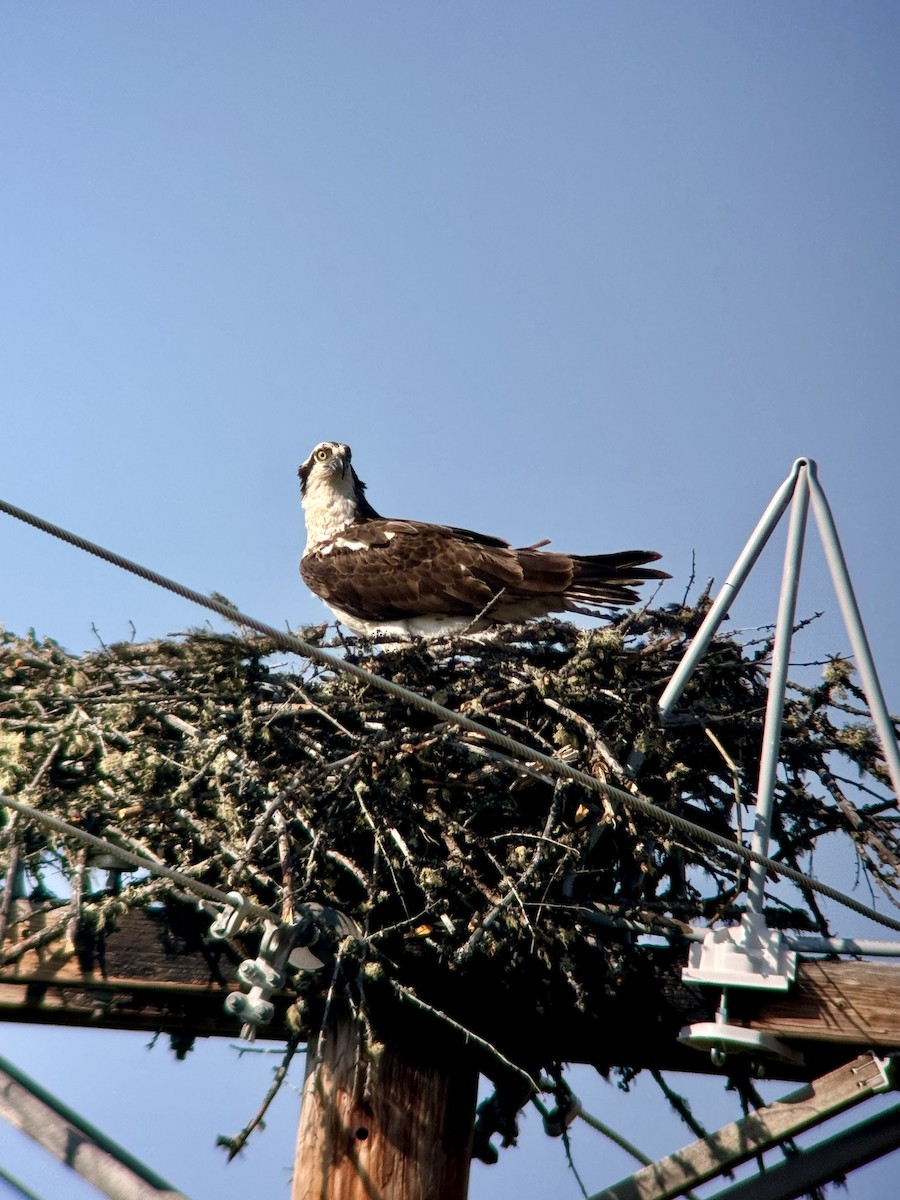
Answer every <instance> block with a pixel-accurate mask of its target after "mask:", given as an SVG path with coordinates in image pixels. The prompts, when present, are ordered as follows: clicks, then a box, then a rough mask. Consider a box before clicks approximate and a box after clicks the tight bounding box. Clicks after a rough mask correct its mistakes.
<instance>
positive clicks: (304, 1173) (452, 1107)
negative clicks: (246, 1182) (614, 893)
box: [291, 1016, 478, 1200]
mask: <svg viewBox="0 0 900 1200" xmlns="http://www.w3.org/2000/svg"><path fill="white" fill-rule="evenodd" d="M422 1050H423V1053H422V1055H421V1058H420V1057H419V1056H418V1055H417V1054H416V1053H415V1048H414V1047H411V1046H403V1047H400V1046H398V1045H397V1044H395V1043H393V1042H392V1044H390V1045H378V1046H377V1047H375V1048H370V1047H367V1046H366V1045H365V1037H364V1034H363V1031H362V1027H361V1024H360V1023H359V1022H358V1021H357V1022H354V1021H353V1020H352V1019H351V1018H350V1017H349V1016H340V1017H337V1018H335V1019H333V1020H332V1021H330V1022H329V1024H328V1026H327V1027H326V1029H325V1031H324V1033H323V1036H322V1037H321V1038H320V1039H319V1043H318V1047H317V1046H316V1043H315V1042H310V1044H309V1049H308V1051H307V1068H306V1082H305V1084H304V1088H303V1106H302V1109H301V1113H300V1129H299V1132H298V1135H297V1154H296V1158H295V1160H294V1183H293V1189H292V1191H291V1200H373V1198H375V1197H377V1198H378V1200H465V1196H466V1192H467V1189H468V1180H469V1158H470V1154H471V1143H472V1125H473V1118H474V1114H475V1096H476V1084H477V1078H478V1076H477V1071H476V1067H475V1064H474V1063H473V1062H472V1061H470V1060H469V1059H468V1058H467V1057H466V1056H464V1055H463V1054H461V1053H460V1052H459V1051H457V1054H456V1057H455V1061H451V1059H450V1057H449V1055H447V1054H443V1053H438V1054H435V1048H434V1047H433V1046H427V1047H423V1048H422Z"/></svg>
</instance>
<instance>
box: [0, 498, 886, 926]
mask: <svg viewBox="0 0 900 1200" xmlns="http://www.w3.org/2000/svg"><path fill="white" fill-rule="evenodd" d="M0 512H5V513H7V514H8V515H9V516H11V517H15V518H16V520H18V521H22V522H24V523H25V524H26V525H31V526H32V527H33V528H34V529H38V530H40V531H41V532H42V533H48V534H50V535H51V536H52V537H55V538H58V539H59V540H60V541H63V542H67V543H68V544H69V545H70V546H75V547H76V548H77V549H79V550H83V551H85V553H87V554H93V555H94V556H95V557H97V558H101V559H103V560H104V562H108V563H110V564H111V565H112V566H114V567H119V568H120V569H122V570H123V571H128V572H129V573H130V574H132V575H137V576H138V577H139V578H141V579H144V580H146V581H147V582H148V583H152V584H155V585H156V586H157V587H160V588H163V589H164V590H165V591H168V592H172V593H173V594H174V595H176V596H180V597H181V598H182V599H184V600H188V601H190V602H191V603H193V604H197V605H199V606H200V607H201V608H206V609H208V610H209V611H210V612H214V613H217V614H218V615H219V616H220V617H224V619H225V620H226V621H231V622H232V623H233V624H235V625H238V626H243V627H244V628H247V629H253V630H254V631H255V632H256V633H260V634H262V635H263V636H264V637H266V638H269V639H270V640H271V641H272V642H273V644H274V645H276V646H278V647H279V649H282V650H287V651H291V652H293V653H295V654H299V655H302V656H303V657H304V658H308V659H310V660H311V661H312V662H315V663H318V664H319V665H320V666H324V667H328V668H330V669H331V670H332V671H340V672H343V673H344V674H345V675H352V676H354V677H355V678H356V679H359V680H361V681H362V682H364V683H366V684H368V685H369V686H371V687H374V688H377V689H379V690H380V691H382V692H386V693H387V694H388V695H390V696H394V697H395V698H396V699H398V700H402V701H403V702H404V703H405V704H407V705H409V706H410V707H412V708H418V709H421V710H422V711H423V712H428V713H431V715H432V716H434V717H437V718H438V719H439V720H441V721H446V722H448V723H449V724H451V725H456V726H458V727H459V728H460V729H465V730H466V731H467V732H468V733H473V734H476V735H477V736H479V737H482V738H484V739H485V741H488V742H491V743H492V744H493V745H495V746H499V747H500V749H502V750H505V751H506V752H507V753H508V754H510V755H512V756H513V757H514V758H522V759H526V760H530V761H531V762H537V763H540V764H541V766H543V767H545V768H546V770H548V771H549V772H550V773H551V774H553V775H556V776H557V777H558V778H563V779H569V780H571V781H572V782H573V783H577V784H579V785H580V786H581V787H583V788H585V789H587V790H588V791H591V792H594V793H596V794H598V795H600V796H603V797H605V798H606V799H607V800H609V801H610V802H611V803H612V804H613V805H616V804H624V805H625V806H626V807H627V808H630V809H633V810H634V811H636V812H639V813H641V814H642V815H643V816H645V817H649V818H650V819H652V820H655V821H658V822H661V823H662V824H664V825H668V826H669V828H670V829H672V830H673V831H674V832H676V833H679V834H681V835H682V836H684V837H686V838H689V839H691V838H693V839H695V840H696V841H701V842H706V843H707V844H708V845H711V846H716V847H717V848H718V849H720V850H724V851H725V853H727V854H731V855H733V856H734V857H735V858H739V859H742V860H743V861H745V862H749V863H755V864H756V865H758V866H762V867H765V868H766V869H767V870H768V871H771V872H772V874H774V875H778V876H781V877H782V878H783V879H787V880H790V882H791V883H794V884H796V885H797V886H798V887H801V888H805V889H806V890H808V891H812V892H816V893H817V894H818V895H820V896H824V897H825V898H826V899H829V900H833V901H835V903H837V904H841V905H843V907H845V908H848V909H850V910H851V911H852V912H855V913H858V914H859V915H860V916H864V917H867V918H868V919H869V920H870V921H875V922H876V923H877V924H879V925H884V926H885V927H886V928H887V929H893V930H895V931H896V932H900V920H897V919H896V918H894V917H889V916H887V915H886V914H884V913H880V912H878V911H877V910H876V909H874V908H870V907H869V906H868V905H866V904H862V903H861V902H860V901H859V900H854V898H853V897H852V896H848V895H846V894H845V893H844V892H841V891H839V890H838V889H837V888H833V887H831V886H830V885H829V884H826V883H820V882H819V880H817V879H813V878H811V877H810V876H808V875H804V874H803V872H802V871H798V870H796V869H795V868H794V867H790V866H787V865H786V864H784V863H780V862H776V861H775V860H774V859H772V858H768V857H767V856H766V855H763V854H758V853H756V852H755V851H754V850H751V849H749V848H748V847H746V846H742V845H740V843H738V842H733V841H731V840H729V839H728V838H726V837H724V836H723V835H722V834H718V833H714V832H713V831H712V830H710V829H704V828H703V826H702V825H695V824H694V823H693V822H692V821H688V820H686V819H685V818H684V817H681V816H678V814H677V813H671V812H668V811H667V810H666V809H664V808H660V807H659V805H657V804H654V803H653V802H652V801H650V800H647V799H646V798H645V797H643V796H639V795H636V794H634V793H632V792H626V791H624V790H623V789H622V788H618V787H615V786H613V785H612V784H610V783H605V782H604V781H602V780H600V779H595V778H594V776H593V775H588V774H587V773H586V772H584V771H579V770H578V769H577V768H576V767H572V766H570V765H569V764H568V763H566V762H563V761H562V760H561V759H558V758H552V757H551V756H550V755H549V754H544V753H543V752H542V751H540V750H536V749H534V748H533V747H531V746H526V745H525V744H524V743H523V742H518V741H516V740H515V739H514V738H511V737H509V736H507V734H505V733H500V732H499V730H495V729H491V728H490V727H489V726H487V725H482V724H480V723H479V722H478V721H473V720H472V718H471V717H466V716H464V715H463V714H462V713H457V712H454V711H453V710H452V709H450V708H445V707H444V705H442V704H438V703H437V702H436V701H434V700H429V699H428V697H427V696H422V695H420V693H418V692H414V691H412V690H411V689H410V688H406V687H403V686H402V685H401V684H399V683H394V681H393V680H391V679H386V678H384V677H383V676H381V675H374V674H373V673H372V672H371V671H367V670H366V669H365V668H364V667H360V666H358V665H357V664H356V663H352V662H347V661H346V660H345V659H342V658H341V657H340V656H339V655H337V654H333V653H332V652H331V651H329V650H325V649H323V648H322V647H321V646H315V645H313V644H312V643H310V642H306V641H304V640H303V639H302V638H299V637H296V636H295V635H294V634H291V633H284V632H283V631H282V630H280V629H276V628H275V627H274V626H273V625H268V624H266V623H265V622H264V621H259V620H257V619H256V618H255V617H250V616H248V615H247V614H246V613H242V612H241V611H240V610H239V609H238V608H237V607H235V606H234V605H233V604H229V603H228V602H227V601H225V600H220V599H218V598H217V597H215V596H207V595H205V594H204V593H203V592H198V591H196V590H195V589H194V588H190V587H187V586H186V585H185V584H183V583H178V582H177V581H176V580H174V579H169V578H168V577H167V576H165V575H161V574H159V572H157V571H153V570H150V569H149V568H148V567H144V566H142V565H141V564H140V563H137V562H134V561H133V560H132V559H129V558H125V557H124V556H123V555H121V554H117V553H116V552H115V551H113V550H106V549H104V547H103V546H99V545H97V543H96V542H92V541H89V540H88V539H87V538H83V537H80V536H79V535H78V534H75V533H71V532H69V530H67V529H63V528H62V527H61V526H59V525H54V524H53V523H52V522H51V521H46V520H44V519H43V518H42V517H38V516H36V515H35V514H34V513H30V512H27V511H26V510H25V509H23V508H18V507H17V506H16V505H14V504H10V503H8V502H7V501H5V500H0ZM73 828H74V827H73ZM142 865H146V864H144V863H143V862H142ZM184 878H185V879H187V877H184ZM204 886H206V885H204ZM219 902H221V901H219ZM229 903H230V901H229ZM269 916H270V914H267V917H269Z"/></svg>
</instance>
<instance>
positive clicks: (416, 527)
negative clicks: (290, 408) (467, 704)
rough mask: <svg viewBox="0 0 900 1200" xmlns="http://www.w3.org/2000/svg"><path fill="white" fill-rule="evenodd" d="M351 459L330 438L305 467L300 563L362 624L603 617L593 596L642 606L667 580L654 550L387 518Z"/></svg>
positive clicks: (407, 631)
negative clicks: (613, 550) (587, 547)
mask: <svg viewBox="0 0 900 1200" xmlns="http://www.w3.org/2000/svg"><path fill="white" fill-rule="evenodd" d="M350 457H351V456H350V447H349V446H345V445H343V444H342V443H340V442H320V443H319V444H318V446H316V447H315V449H314V450H313V452H312V453H311V454H310V456H309V458H308V459H307V460H306V462H305V463H303V465H302V466H301V467H300V472H299V473H300V486H301V490H302V494H303V509H304V513H305V516H306V533H307V543H306V550H305V551H304V554H303V558H302V560H301V562H300V573H301V575H302V576H303V579H304V581H305V583H306V584H307V586H308V587H309V588H310V590H311V591H313V592H315V594H316V595H317V596H319V597H321V599H322V600H324V601H325V603H326V604H327V605H328V607H329V608H330V609H331V611H332V612H333V613H334V614H335V616H336V617H337V618H338V620H340V621H341V622H342V623H343V624H345V625H347V626H348V628H350V629H352V630H353V631H354V632H355V633H360V634H363V635H366V636H371V635H373V634H376V633H388V634H395V635H399V636H401V637H417V636H424V637H434V636H437V635H439V634H443V633H453V632H460V631H463V630H465V631H469V632H474V631H476V630H479V629H484V628H487V627H488V626H490V625H494V624H503V623H508V622H520V621H527V620H530V619H532V618H534V617H542V616H546V615H547V614H548V613H552V612H578V613H586V614H587V615H589V616H602V615H603V614H602V613H598V612H596V611H594V607H593V606H596V605H611V606H619V605H628V604H634V603H635V602H636V601H637V599H638V596H637V593H636V592H635V591H634V590H633V588H634V587H635V586H636V585H639V584H641V583H643V582H644V581H646V580H649V579H668V578H669V576H668V575H667V574H666V572H665V571H660V570H657V569H655V568H653V567H646V566H645V565H644V564H645V563H649V562H654V561H655V560H656V559H658V558H659V555H658V554H656V553H654V552H653V551H648V550H623V551H620V552H619V553H617V554H589V555H579V554H558V553H555V552H552V551H546V550H540V549H538V548H537V546H528V547H524V548H522V549H514V548H513V547H512V546H510V545H509V543H508V542H504V541H502V540H501V539H500V538H495V537H488V536H486V535H485V534H481V533H474V532H473V531H472V530H470V529H457V528H454V527H453V526H449V525H432V524H428V523H426V522H424V521H403V520H395V519H393V518H389V517H382V516H380V515H379V514H378V513H377V512H376V511H375V509H374V508H373V507H372V506H371V504H370V503H369V502H368V500H367V499H366V495H365V484H364V483H363V482H362V481H361V480H360V479H359V477H358V476H357V474H356V472H355V471H354V470H353V467H352V466H351V465H350ZM544 544H545V543H539V545H544Z"/></svg>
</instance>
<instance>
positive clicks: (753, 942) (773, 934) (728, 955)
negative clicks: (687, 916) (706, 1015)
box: [681, 912, 797, 992]
mask: <svg viewBox="0 0 900 1200" xmlns="http://www.w3.org/2000/svg"><path fill="white" fill-rule="evenodd" d="M796 972H797V955H796V954H795V953H794V951H793V950H789V949H788V948H787V946H785V944H784V941H783V940H782V937H781V933H780V932H779V931H778V930H777V929H769V928H768V926H767V925H766V921H765V918H764V917H763V916H762V914H761V913H756V912H747V913H744V915H743V917H742V918H741V923H740V925H729V926H728V927H727V928H725V929H710V930H709V931H708V933H707V934H706V936H705V937H704V939H703V941H702V942H695V943H694V944H693V945H692V946H691V947H690V949H689V951H688V962H687V966H686V967H684V968H682V971H681V978H682V979H683V980H684V982H685V983H709V984H718V985H719V987H750V988H762V989H765V990H767V991H776V992H786V991H787V990H788V988H789V987H790V986H791V984H792V983H793V982H794V976H795V975H796Z"/></svg>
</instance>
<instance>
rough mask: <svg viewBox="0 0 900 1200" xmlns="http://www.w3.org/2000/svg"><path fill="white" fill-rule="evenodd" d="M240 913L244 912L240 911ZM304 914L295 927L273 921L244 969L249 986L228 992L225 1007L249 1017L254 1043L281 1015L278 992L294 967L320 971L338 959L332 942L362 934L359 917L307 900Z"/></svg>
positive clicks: (248, 1036)
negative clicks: (275, 999)
mask: <svg viewBox="0 0 900 1200" xmlns="http://www.w3.org/2000/svg"><path fill="white" fill-rule="evenodd" d="M235 895H237V893H235ZM234 911H235V914H236V915H240V910H239V909H236V910H234ZM299 913H300V917H299V920H297V921H295V922H294V923H293V924H292V925H287V924H282V925H276V924H275V923H274V922H267V924H266V926H265V930H264V932H263V936H262V941H261V942H260V947H259V954H258V955H257V956H256V958H247V959H244V961H243V962H242V963H241V965H240V966H239V967H238V971H237V978H238V981H239V982H240V983H241V985H242V986H243V988H244V989H246V990H244V991H240V992H232V993H231V994H230V995H229V996H227V997H226V999H225V1011H226V1012H227V1013H228V1015H229V1016H232V1017H236V1018H237V1019H238V1020H239V1021H243V1026H242V1028H241V1037H242V1038H244V1039H245V1040H246V1041H250V1042H252V1041H253V1040H254V1039H255V1037H256V1030H257V1028H258V1027H259V1026H260V1025H268V1024H269V1022H270V1021H271V1020H272V1018H273V1017H274V1016H275V1005H274V1004H273V1002H272V996H273V995H274V994H275V993H276V992H279V991H281V989H282V988H283V987H284V985H285V983H286V982H287V976H288V972H289V971H318V970H319V969H320V968H321V967H323V966H325V965H326V963H327V962H328V961H329V960H330V959H331V958H332V957H333V956H332V954H331V953H330V948H329V944H333V943H334V942H335V941H341V940H343V938H345V937H361V936H362V931H361V930H360V928H359V926H358V925H357V924H356V922H355V921H354V920H353V918H352V917H348V916H347V914H346V913H342V912H339V911H338V910H337V909H335V908H325V907H324V906H323V905H321V904H303V905H301V906H300V910H299ZM223 915H224V914H223ZM225 923H227V922H225Z"/></svg>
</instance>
